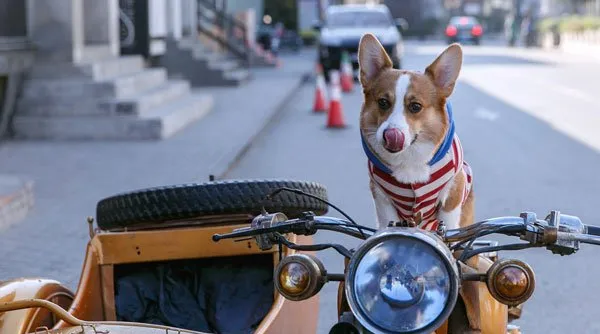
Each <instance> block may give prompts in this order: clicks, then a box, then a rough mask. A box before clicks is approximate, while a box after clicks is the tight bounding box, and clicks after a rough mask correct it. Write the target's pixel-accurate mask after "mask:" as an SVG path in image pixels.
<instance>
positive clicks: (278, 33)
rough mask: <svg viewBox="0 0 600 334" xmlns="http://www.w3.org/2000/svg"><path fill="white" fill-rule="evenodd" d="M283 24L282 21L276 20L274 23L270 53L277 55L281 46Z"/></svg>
mask: <svg viewBox="0 0 600 334" xmlns="http://www.w3.org/2000/svg"><path fill="white" fill-rule="evenodd" d="M283 32H284V26H283V23H281V22H277V23H276V24H275V30H274V31H273V38H272V40H271V53H272V54H273V56H275V57H277V55H278V53H279V48H280V47H281V39H282V38H283Z"/></svg>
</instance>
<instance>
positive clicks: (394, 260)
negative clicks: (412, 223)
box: [345, 228, 460, 333]
mask: <svg viewBox="0 0 600 334" xmlns="http://www.w3.org/2000/svg"><path fill="white" fill-rule="evenodd" d="M459 282H460V281H459V279H458V268H457V266H456V264H455V261H454V259H453V257H452V253H451V252H450V250H449V249H448V248H447V247H446V245H444V243H443V242H442V241H441V240H440V239H439V238H437V237H436V236H435V235H433V234H431V233H429V232H426V231H423V230H419V229H406V228H388V229H386V230H383V231H380V232H378V233H376V234H375V235H373V236H372V237H371V238H369V240H367V241H366V242H365V244H363V245H362V246H361V247H360V248H359V249H358V250H357V251H356V253H355V254H354V256H353V257H352V259H351V260H350V263H349V264H348V272H347V276H346V284H345V289H346V296H347V299H348V304H349V306H350V309H351V310H352V313H354V315H355V316H356V318H357V319H358V320H359V321H360V323H361V324H362V325H363V326H364V327H365V328H366V329H368V330H370V331H371V332H375V333H430V332H433V331H434V330H435V329H437V328H439V327H440V326H441V325H442V324H443V322H444V321H445V320H446V319H447V318H448V316H449V315H450V312H452V309H453V308H454V305H455V304H456V299H457V297H458V290H459V284H460V283H459Z"/></svg>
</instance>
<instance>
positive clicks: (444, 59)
mask: <svg viewBox="0 0 600 334" xmlns="http://www.w3.org/2000/svg"><path fill="white" fill-rule="evenodd" d="M359 63H360V81H361V84H362V88H363V95H364V100H363V105H362V110H361V114H360V127H361V131H363V135H364V136H365V138H367V143H368V145H369V146H371V149H373V151H374V152H375V154H377V155H378V156H379V158H380V159H382V160H383V161H384V162H385V163H386V164H387V165H389V166H391V167H392V170H393V171H394V176H395V177H396V179H398V180H399V181H401V182H403V183H419V182H425V181H427V179H428V178H429V174H426V172H427V171H428V170H429V169H428V168H429V167H428V166H427V164H426V161H428V159H429V158H430V157H431V155H433V152H435V151H436V150H437V148H438V147H439V146H440V145H441V144H442V142H443V140H444V137H445V134H446V132H447V131H448V127H449V119H448V115H447V113H446V109H445V105H446V99H447V98H448V97H449V96H450V94H452V92H453V90H454V86H455V83H456V79H457V77H458V72H459V71H460V67H461V66H462V49H461V47H460V46H459V45H458V44H453V45H450V46H449V47H448V48H447V49H446V50H445V51H444V52H443V53H442V54H441V55H440V56H439V57H438V58H437V59H435V61H434V62H433V63H432V64H431V65H429V66H428V67H427V69H426V70H425V72H424V73H420V72H417V71H407V70H396V69H394V68H393V67H392V61H391V60H390V58H389V56H388V55H387V53H386V52H385V50H384V49H383V47H382V46H381V44H380V43H379V41H378V40H377V39H376V38H375V37H374V36H373V35H371V34H366V35H364V36H363V38H362V39H361V42H360V47H359ZM399 80H404V82H405V83H406V84H407V85H406V90H405V92H403V93H404V96H396V95H397V84H399ZM380 99H385V100H387V101H389V103H390V104H391V106H392V107H391V108H390V109H388V110H383V109H382V108H381V107H380V106H379V105H378V101H380ZM411 103H418V104H419V105H420V106H421V107H422V109H421V111H419V112H418V113H410V112H407V111H406V110H407V108H408V106H409V105H410V104H411ZM402 106H404V108H403V109H404V112H403V121H405V122H406V124H407V127H408V128H409V129H410V132H411V133H415V134H416V135H415V137H414V140H413V138H408V139H407V140H412V141H411V144H410V146H408V147H407V148H406V149H405V150H404V151H408V150H409V149H413V148H414V149H413V151H415V152H414V153H413V152H408V153H403V152H404V151H401V152H399V153H390V152H387V151H385V149H383V148H382V145H381V143H378V142H376V140H375V139H374V138H375V137H376V136H375V133H376V131H377V130H378V129H379V128H380V127H381V126H382V124H384V123H385V122H386V121H388V120H389V119H391V118H392V117H393V114H394V113H395V112H396V110H402ZM369 134H370V135H371V137H370V138H369ZM369 139H370V140H369ZM413 143H415V144H421V145H429V146H427V147H430V148H431V151H428V152H425V151H423V150H421V151H418V150H419V149H418V148H417V146H413V145H412V144H413ZM419 159H423V161H420V162H419V161H418V160H419ZM419 163H421V164H422V169H423V170H424V171H422V172H421V173H420V174H425V175H415V174H414V173H413V174H411V173H408V172H407V173H405V171H407V170H408V169H409V168H407V166H410V165H411V164H412V166H410V167H412V168H413V169H418V168H420V166H421V165H419ZM416 174H419V173H418V171H417V173H416ZM451 182H452V184H450V185H448V187H449V188H448V189H449V190H447V191H448V192H447V195H446V197H445V200H444V201H443V203H441V207H440V211H441V212H449V213H450V212H453V211H454V210H457V209H460V210H461V211H460V219H459V221H456V222H454V226H452V225H451V226H449V227H450V228H455V227H459V226H461V227H464V226H467V225H470V224H472V223H473V211H474V210H473V204H474V195H473V189H471V191H470V192H469V195H468V198H467V199H466V200H464V199H463V190H464V186H465V182H466V179H465V175H464V174H462V173H458V174H456V177H454V179H453V180H452V181H451ZM370 187H371V192H372V193H373V197H374V199H375V201H376V206H377V205H378V203H377V202H378V201H381V196H378V195H377V187H378V185H377V184H374V183H373V182H371V185H370ZM471 188H472V187H471ZM463 202H464V204H463ZM461 205H462V208H461ZM381 206H382V205H381V204H379V207H378V208H377V209H378V211H379V212H378V220H379V225H380V227H381V226H382V225H383V224H386V223H387V222H389V221H390V220H393V219H388V218H392V217H391V214H387V215H386V214H385V213H381V211H391V210H385V208H384V209H381ZM383 219H385V220H386V221H385V222H382V221H381V220H383Z"/></svg>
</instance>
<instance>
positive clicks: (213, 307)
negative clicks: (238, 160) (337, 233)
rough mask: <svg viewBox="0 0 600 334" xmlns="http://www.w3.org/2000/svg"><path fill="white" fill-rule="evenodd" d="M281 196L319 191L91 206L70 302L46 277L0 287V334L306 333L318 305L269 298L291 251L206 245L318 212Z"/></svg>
mask: <svg viewBox="0 0 600 334" xmlns="http://www.w3.org/2000/svg"><path fill="white" fill-rule="evenodd" d="M281 187H288V188H294V189H300V190H302V191H304V192H307V193H309V194H311V195H313V196H316V197H318V198H321V199H326V198H327V192H326V189H325V188H324V187H323V186H321V185H319V184H317V183H310V182H298V181H287V180H257V181H238V180H236V181H217V182H209V183H204V184H189V185H179V186H169V187H160V188H152V189H144V190H140V191H135V192H130V193H124V194H119V195H115V196H112V197H109V198H106V199H103V200H101V201H100V202H99V203H98V205H97V212H96V217H95V220H94V219H93V218H91V217H90V218H88V226H85V224H83V222H82V224H81V225H80V228H89V232H90V240H89V242H88V244H87V249H85V252H86V255H85V260H84V262H83V265H82V271H81V276H80V281H79V285H78V287H77V291H76V292H75V293H73V292H72V291H70V290H69V289H68V288H67V287H65V286H63V285H62V284H61V283H60V282H57V281H54V280H50V279H44V278H19V279H14V280H10V281H4V282H0V333H2V334H5V333H6V334H25V333H53V334H58V333H60V334H67V333H69V334H70V333H108V332H110V333H135V334H146V333H148V334H152V333H170V332H174V333H273V334H279V333H298V334H303V333H315V332H316V326H317V317H318V296H315V297H312V298H310V299H307V300H305V301H302V302H293V301H290V300H287V299H285V298H283V297H282V296H281V295H279V294H278V292H277V290H276V289H275V288H274V282H273V268H274V267H275V266H276V265H277V263H278V261H279V260H280V259H281V258H282V257H285V256H287V255H290V254H292V253H294V251H293V250H291V249H287V248H285V247H282V248H281V249H279V248H277V247H275V248H273V249H271V250H267V251H261V250H260V249H258V247H257V246H256V244H255V243H254V242H251V240H243V241H241V242H232V243H214V242H212V239H211V237H212V235H214V234H216V233H227V232H230V231H232V230H234V229H236V228H241V227H245V226H248V224H249V223H250V222H251V221H252V218H253V217H254V216H256V215H257V214H259V213H261V211H262V210H267V211H273V212H283V213H285V214H286V215H288V216H289V217H294V216H298V215H300V214H302V212H306V211H313V212H315V213H317V214H324V213H326V212H327V206H326V205H325V204H323V203H322V202H321V201H318V200H316V199H313V198H310V197H307V196H304V195H296V194H290V193H280V194H278V195H276V196H270V195H272V193H273V192H274V191H275V190H277V189H280V188H281ZM82 218H83V217H82ZM294 238H295V239H294V240H295V241H294V242H297V243H301V244H310V243H311V242H312V240H311V238H310V237H294ZM82 251H84V250H83V249H82ZM298 314H302V316H301V317H299V316H298Z"/></svg>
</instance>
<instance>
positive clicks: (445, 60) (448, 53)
mask: <svg viewBox="0 0 600 334" xmlns="http://www.w3.org/2000/svg"><path fill="white" fill-rule="evenodd" d="M462 58H463V55H462V48H461V47H460V45H459V44H457V43H453V44H451V45H450V46H449V47H447V48H446V50H444V52H442V53H441V54H440V55H439V56H438V57H437V59H436V60H435V61H434V62H433V63H431V65H429V66H428V67H427V69H426V70H425V74H427V75H428V76H429V77H430V78H431V80H433V83H434V84H435V86H436V87H437V88H438V90H439V91H441V92H442V95H443V96H444V97H448V96H450V94H452V91H453V90H454V85H455V84H456V79H458V74H459V73H460V68H461V67H462Z"/></svg>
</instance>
